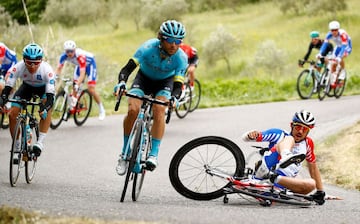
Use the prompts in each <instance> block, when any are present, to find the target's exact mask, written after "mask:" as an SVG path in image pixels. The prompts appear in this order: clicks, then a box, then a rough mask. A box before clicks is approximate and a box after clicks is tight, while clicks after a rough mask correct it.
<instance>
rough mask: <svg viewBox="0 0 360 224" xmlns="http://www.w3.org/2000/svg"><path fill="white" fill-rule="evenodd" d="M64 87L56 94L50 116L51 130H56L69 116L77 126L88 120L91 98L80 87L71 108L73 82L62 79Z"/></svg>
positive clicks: (85, 90) (68, 79)
mask: <svg viewBox="0 0 360 224" xmlns="http://www.w3.org/2000/svg"><path fill="white" fill-rule="evenodd" d="M62 81H63V82H64V83H65V86H64V87H63V88H62V89H61V90H60V91H59V92H58V93H57V94H56V96H55V103H54V106H53V111H52V115H51V123H50V127H51V129H56V128H58V127H59V126H60V124H61V122H62V121H67V120H68V119H69V117H70V116H71V115H73V116H74V121H75V124H76V125H77V126H81V125H83V124H84V123H85V121H86V120H87V119H88V117H89V115H90V112H91V107H92V97H91V95H90V93H89V91H88V90H87V89H84V90H83V89H82V88H81V85H80V88H79V90H78V92H77V96H76V98H77V101H76V105H75V106H74V107H72V103H73V102H72V101H73V99H72V97H71V92H70V91H71V89H70V87H71V86H72V84H73V82H72V80H71V79H70V78H62Z"/></svg>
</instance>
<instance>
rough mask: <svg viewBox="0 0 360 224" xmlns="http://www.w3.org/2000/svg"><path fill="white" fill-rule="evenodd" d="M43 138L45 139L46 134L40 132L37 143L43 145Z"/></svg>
mask: <svg viewBox="0 0 360 224" xmlns="http://www.w3.org/2000/svg"><path fill="white" fill-rule="evenodd" d="M45 137H46V133H44V132H40V133H39V139H38V142H39V143H41V144H43V141H44V139H45Z"/></svg>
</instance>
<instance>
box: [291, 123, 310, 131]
mask: <svg viewBox="0 0 360 224" xmlns="http://www.w3.org/2000/svg"><path fill="white" fill-rule="evenodd" d="M292 127H293V128H294V129H295V130H296V131H302V132H307V131H309V130H310V128H309V127H308V126H305V125H303V124H300V123H293V124H292Z"/></svg>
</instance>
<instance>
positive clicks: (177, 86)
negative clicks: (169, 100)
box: [172, 82, 183, 99]
mask: <svg viewBox="0 0 360 224" xmlns="http://www.w3.org/2000/svg"><path fill="white" fill-rule="evenodd" d="M182 85H183V84H182V82H174V87H173V92H172V95H173V96H175V97H176V99H179V98H180V96H181V91H182Z"/></svg>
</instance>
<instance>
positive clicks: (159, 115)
mask: <svg viewBox="0 0 360 224" xmlns="http://www.w3.org/2000/svg"><path fill="white" fill-rule="evenodd" d="M184 37H185V27H184V26H183V25H182V24H181V23H180V22H178V21H175V20H168V21H165V22H163V23H162V25H161V26H160V31H159V33H158V38H154V39H150V40H148V41H146V42H145V43H143V44H142V45H141V46H140V48H139V49H138V50H137V51H136V52H135V54H134V56H133V57H132V58H131V59H130V60H129V61H128V63H127V64H126V65H125V66H124V67H123V68H122V69H121V70H120V73H119V77H118V79H119V84H117V85H116V86H115V88H114V92H115V93H117V92H118V90H119V89H124V88H125V83H126V81H127V80H128V77H129V75H130V74H131V73H132V72H133V71H134V70H135V68H136V67H137V66H138V65H139V66H140V69H139V71H138V73H137V75H136V77H135V79H134V81H133V84H132V86H131V89H130V91H129V92H130V93H133V94H136V95H139V96H144V95H145V94H146V95H149V94H152V95H153V96H155V97H156V98H157V99H159V100H162V101H167V100H169V99H170V98H171V97H172V96H171V93H173V95H174V96H175V97H176V98H177V99H179V97H180V95H181V87H182V85H183V82H184V76H185V71H186V67H187V60H188V59H187V56H186V54H185V53H184V52H183V51H181V50H178V49H179V46H180V44H181V42H182V39H183V38H184ZM173 90H174V91H173ZM141 103H142V102H141V100H139V99H135V98H129V99H128V113H127V115H126V116H125V118H124V145H123V149H122V153H124V151H125V149H126V145H127V142H128V140H129V135H130V132H131V129H132V126H133V123H134V121H135V120H136V117H137V114H138V112H139V110H140V107H141ZM165 109H166V107H165V106H162V105H157V104H155V105H153V119H154V120H153V125H152V128H151V135H152V140H151V144H152V147H151V151H150V154H149V157H148V159H147V161H146V167H147V168H148V169H150V170H153V169H155V168H156V166H157V164H158V152H159V146H160V143H161V139H162V137H163V135H164V131H165ZM127 165H128V164H127V162H126V161H124V160H123V159H122V155H120V157H119V160H118V165H117V167H116V171H117V173H118V174H119V175H124V174H125V172H126V167H127Z"/></svg>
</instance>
